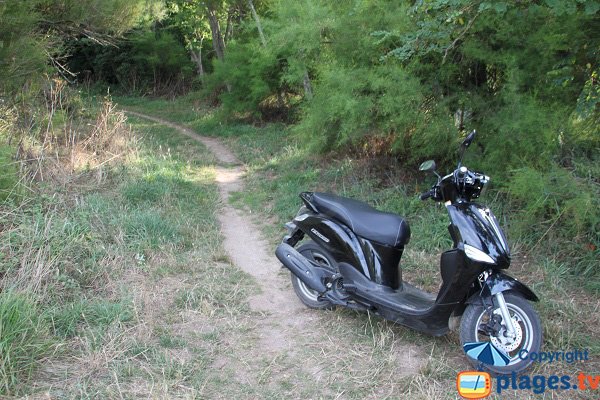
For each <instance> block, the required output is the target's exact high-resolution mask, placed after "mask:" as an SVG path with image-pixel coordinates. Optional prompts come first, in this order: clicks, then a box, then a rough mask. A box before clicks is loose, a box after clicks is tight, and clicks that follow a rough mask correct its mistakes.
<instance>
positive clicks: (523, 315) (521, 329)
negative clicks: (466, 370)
mask: <svg viewBox="0 0 600 400" xmlns="http://www.w3.org/2000/svg"><path fill="white" fill-rule="evenodd" d="M504 300H505V302H506V307H507V308H508V312H509V314H510V317H511V319H512V321H513V325H514V327H515V329H516V330H517V335H516V337H515V338H512V339H509V338H508V337H507V336H506V335H504V333H505V325H504V324H502V328H501V330H500V332H499V333H498V335H497V336H488V335H485V334H483V333H482V332H481V331H480V325H481V324H485V323H486V322H487V320H488V319H489V315H488V312H487V311H486V310H485V308H484V307H483V306H482V305H480V304H470V305H469V306H468V307H467V309H466V310H465V312H464V314H463V316H462V320H461V324H460V342H461V345H463V346H464V345H465V343H478V342H481V343H485V342H491V343H492V344H493V345H494V346H495V347H496V348H497V349H499V350H500V351H502V352H503V353H504V354H505V355H507V356H508V358H509V359H510V362H509V364H508V365H506V366H494V365H489V364H479V363H478V362H477V361H476V360H473V359H471V358H470V357H467V358H469V362H470V363H471V364H473V366H475V367H482V368H483V369H486V370H488V371H489V372H492V373H494V374H498V375H505V374H510V373H512V372H515V373H519V372H522V371H524V370H525V369H527V368H528V367H529V366H530V365H531V363H532V362H533V361H532V360H531V359H530V358H527V357H521V356H520V355H523V354H528V353H532V352H539V351H540V348H541V346H542V324H541V321H540V317H539V316H538V315H537V313H536V311H535V310H534V309H533V307H531V305H530V304H529V302H528V301H527V300H525V299H524V298H522V297H520V296H517V295H515V294H512V293H506V292H505V293H504ZM498 312H499V311H496V310H494V314H496V313H498ZM521 352H522V353H521Z"/></svg>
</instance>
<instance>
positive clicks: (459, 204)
mask: <svg viewBox="0 0 600 400" xmlns="http://www.w3.org/2000/svg"><path fill="white" fill-rule="evenodd" d="M474 137H475V131H473V132H472V133H471V134H470V135H468V136H467V138H466V139H465V140H464V141H463V143H462V145H461V151H460V161H459V163H458V167H457V169H456V170H455V171H454V172H452V173H450V174H448V175H446V176H444V177H441V176H440V175H439V174H438V173H437V172H436V171H435V162H434V161H432V160H429V161H426V162H424V163H423V164H421V166H420V168H419V169H420V170H421V171H430V172H432V173H433V174H435V175H436V176H437V178H438V179H437V183H436V184H435V185H433V187H432V188H431V190H429V191H427V192H425V193H423V194H422V195H421V199H422V200H426V199H430V198H431V199H433V200H434V201H436V202H443V203H444V204H445V206H446V208H447V210H448V213H449V215H450V225H449V227H448V230H449V232H450V236H451V237H452V240H453V242H454V248H453V249H451V250H448V251H445V252H444V253H442V255H441V261H440V270H441V271H440V272H441V275H442V284H441V286H440V289H439V292H438V293H437V294H430V293H427V292H425V291H423V290H420V289H418V288H416V287H414V286H412V285H411V284H409V283H408V282H404V281H403V280H402V269H401V267H400V258H401V256H402V252H403V250H404V246H405V245H406V244H407V243H408V241H409V238H410V228H409V225H408V223H407V222H406V221H405V220H404V219H403V218H401V217H399V216H398V215H395V214H391V213H386V212H381V211H377V210H376V209H374V208H372V207H371V206H369V205H368V204H366V203H363V202H359V201H356V200H352V199H348V198H344V197H339V196H336V195H333V194H326V193H313V192H304V193H301V194H300V197H301V199H302V201H303V203H304V206H302V207H301V208H300V210H299V211H298V214H297V215H296V217H295V218H294V219H293V220H292V221H290V222H288V223H287V224H286V227H287V229H288V231H289V234H288V235H287V236H285V238H284V239H283V242H282V243H281V244H280V245H279V246H278V247H277V250H276V255H277V258H278V259H279V260H280V261H281V262H282V263H283V265H284V266H285V267H286V268H288V269H289V270H290V271H291V278H292V285H293V287H294V290H295V292H296V294H297V295H298V297H299V298H300V300H301V301H302V302H303V303H304V304H305V305H307V306H308V307H311V308H317V309H325V308H332V307H334V306H344V307H349V308H353V309H360V310H369V311H370V312H374V313H376V314H378V315H380V316H382V317H383V318H385V319H388V320H390V321H393V322H397V323H399V324H402V325H405V326H408V327H410V328H413V329H416V330H418V331H420V332H424V333H428V334H431V335H435V336H440V335H444V334H446V333H447V332H449V330H450V329H451V328H452V329H455V328H457V327H458V323H457V322H458V319H459V318H460V319H461V322H460V340H461V344H463V345H465V344H471V343H477V342H482V343H484V344H485V342H491V344H493V345H494V347H495V348H496V349H499V350H500V351H501V352H502V353H504V354H505V355H506V356H507V357H508V363H507V365H502V366H495V365H483V364H481V363H479V362H477V361H475V360H473V359H470V361H471V362H472V363H473V364H474V365H476V366H477V367H479V368H484V369H487V370H489V371H490V372H493V373H497V374H507V373H512V372H513V371H514V372H520V371H523V370H524V369H526V368H527V367H528V366H529V365H530V364H531V362H532V361H531V360H529V359H525V360H523V359H521V357H519V353H520V352H521V351H522V350H527V351H528V352H535V351H539V350H540V347H541V343H542V327H541V323H540V319H539V317H538V315H537V314H536V312H535V311H534V309H533V308H532V307H531V305H530V304H529V302H528V301H527V300H529V301H538V298H537V296H536V295H535V294H534V293H533V292H532V291H531V290H530V289H529V288H528V287H527V286H526V285H524V284H523V283H521V282H519V281H518V280H516V279H514V278H512V277H510V276H508V275H506V274H504V273H502V272H501V271H502V270H504V269H506V268H508V266H509V265H510V252H509V249H508V245H507V241H506V238H505V236H504V233H503V232H502V230H501V229H500V226H499V224H498V221H497V220H496V218H495V217H494V215H493V214H492V212H491V211H490V210H489V209H488V208H487V207H485V206H482V205H480V204H477V203H474V202H472V199H476V198H478V197H479V195H480V194H481V191H482V189H483V187H484V186H485V185H486V184H487V183H488V181H489V177H487V176H486V175H483V174H480V173H477V172H474V171H470V170H469V169H467V168H466V167H464V166H462V158H463V155H464V152H465V150H466V149H467V148H468V147H469V145H470V144H471V143H472V141H473V139H474ZM307 236H308V238H307V239H309V240H307V241H305V242H303V244H301V245H300V246H298V248H297V249H295V248H294V247H295V246H296V245H297V244H298V243H300V242H301V241H302V240H303V239H305V238H306V237H307ZM522 354H525V353H522Z"/></svg>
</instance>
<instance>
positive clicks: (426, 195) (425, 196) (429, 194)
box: [421, 190, 433, 200]
mask: <svg viewBox="0 0 600 400" xmlns="http://www.w3.org/2000/svg"><path fill="white" fill-rule="evenodd" d="M431 197H433V190H428V191H427V192H425V193H421V200H427V199H429V198H431Z"/></svg>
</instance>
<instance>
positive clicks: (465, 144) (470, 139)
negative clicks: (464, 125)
mask: <svg viewBox="0 0 600 400" xmlns="http://www.w3.org/2000/svg"><path fill="white" fill-rule="evenodd" d="M476 133H477V131H475V130H473V132H471V133H469V135H468V136H467V137H466V138H465V140H463V142H462V144H461V145H460V147H461V148H462V149H463V151H464V149H466V148H467V147H469V146H470V145H471V143H472V142H473V139H475V134H476Z"/></svg>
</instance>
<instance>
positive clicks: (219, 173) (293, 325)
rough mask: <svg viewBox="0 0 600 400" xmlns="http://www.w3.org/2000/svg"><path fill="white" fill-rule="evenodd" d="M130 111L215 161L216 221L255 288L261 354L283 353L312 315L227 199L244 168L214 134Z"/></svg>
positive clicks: (256, 233)
mask: <svg viewBox="0 0 600 400" xmlns="http://www.w3.org/2000/svg"><path fill="white" fill-rule="evenodd" d="M127 112H128V113H129V114H131V115H135V116H138V117H141V118H145V119H148V120H151V121H154V122H158V123H160V124H164V125H167V126H169V127H172V128H174V129H176V130H178V131H179V132H180V133H182V134H183V135H186V136H188V137H190V138H192V139H194V140H197V141H199V142H201V143H203V144H204V145H205V146H206V147H208V148H209V149H210V150H211V151H212V152H213V154H214V155H215V156H216V158H217V160H218V161H219V163H220V164H221V165H220V166H217V168H216V181H217V183H218V185H219V193H220V196H221V201H222V207H221V211H220V212H219V222H220V223H221V232H222V234H223V238H224V242H223V246H224V248H225V251H226V253H227V255H228V256H229V258H230V259H231V262H232V263H233V264H234V265H236V266H238V267H239V268H241V269H242V270H243V271H244V272H246V273H248V274H250V275H252V276H253V277H254V278H255V279H256V281H257V282H258V284H259V285H260V288H261V293H260V294H258V295H256V296H253V297H251V298H250V299H249V304H250V308H251V309H252V310H253V311H256V312H259V313H260V314H261V315H262V318H261V319H262V320H261V321H257V322H258V324H257V327H258V329H259V334H260V342H261V349H260V351H261V352H263V354H265V353H266V354H269V355H271V356H272V357H275V356H277V355H278V354H280V353H281V354H285V353H287V352H288V351H289V350H291V349H292V348H293V345H294V342H295V340H294V336H295V335H296V334H297V333H298V331H300V330H302V329H303V328H306V329H308V325H312V324H314V323H315V322H316V319H317V318H316V316H315V315H314V314H313V313H310V312H308V311H307V309H306V308H305V307H304V306H303V305H302V303H301V302H300V301H299V300H298V298H297V297H296V296H295V294H294V292H293V291H292V289H291V286H290V285H289V284H288V282H289V279H287V274H281V273H280V270H281V263H280V262H279V260H277V258H276V257H275V255H274V251H273V249H271V246H270V245H269V244H268V243H267V242H266V241H265V240H264V239H263V238H262V237H261V235H260V231H259V228H258V227H257V226H255V224H254V223H253V222H252V220H251V219H250V217H249V216H247V215H245V214H244V212H243V211H240V210H237V209H235V208H233V207H232V206H231V205H230V204H229V197H230V194H231V193H233V192H239V191H241V190H243V189H244V185H243V175H244V172H245V171H244V167H243V166H242V165H241V163H240V162H239V160H238V159H237V158H236V156H235V155H234V154H233V153H232V152H231V151H230V150H229V149H228V148H227V147H225V146H224V145H223V144H222V143H221V142H220V141H219V140H218V139H215V138H210V137H205V136H201V135H198V134H197V133H195V132H194V131H192V130H191V129H189V128H186V127H183V126H180V125H178V124H174V123H172V122H169V121H165V120H163V119H161V118H156V117H152V116H149V115H145V114H141V113H138V112H133V111H127Z"/></svg>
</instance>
